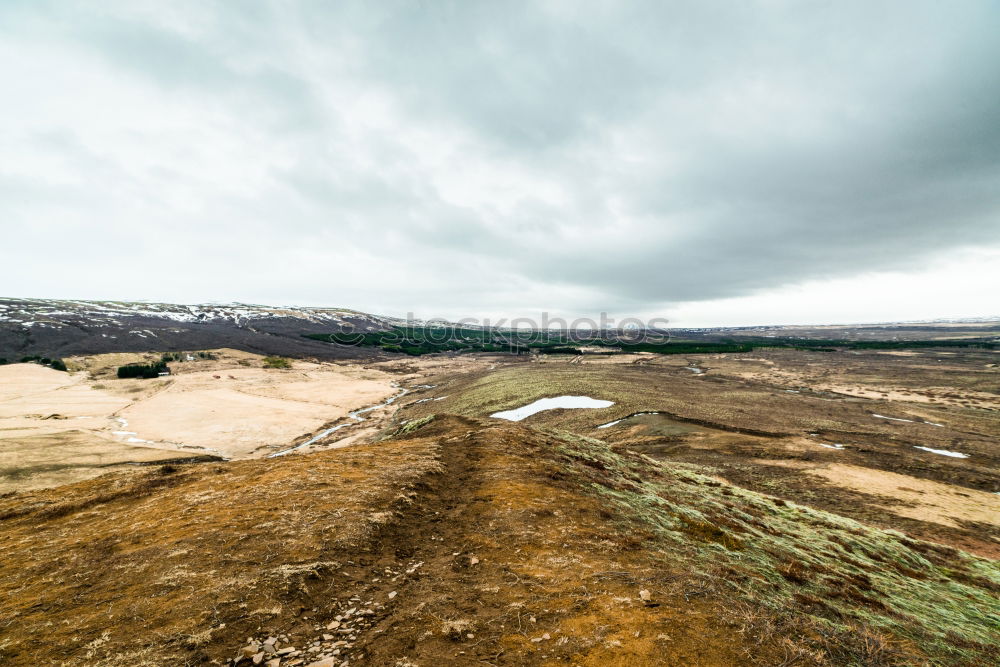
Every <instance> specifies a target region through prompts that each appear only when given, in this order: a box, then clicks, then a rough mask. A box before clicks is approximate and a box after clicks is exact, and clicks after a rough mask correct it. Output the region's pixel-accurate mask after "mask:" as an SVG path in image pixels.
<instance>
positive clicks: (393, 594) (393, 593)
mask: <svg viewBox="0 0 1000 667" xmlns="http://www.w3.org/2000/svg"><path fill="white" fill-rule="evenodd" d="M394 597H396V591H393V592H391V593H389V599H390V600H391V599H393V598H394Z"/></svg>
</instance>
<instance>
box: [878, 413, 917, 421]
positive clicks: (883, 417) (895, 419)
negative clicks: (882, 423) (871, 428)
mask: <svg viewBox="0 0 1000 667" xmlns="http://www.w3.org/2000/svg"><path fill="white" fill-rule="evenodd" d="M872 417H877V418H878V419H889V420H892V421H894V422H910V423H911V424H912V423H914V422H913V420H912V419H901V418H900V417H886V416H885V415H879V414H875V413H874V412H873V413H872Z"/></svg>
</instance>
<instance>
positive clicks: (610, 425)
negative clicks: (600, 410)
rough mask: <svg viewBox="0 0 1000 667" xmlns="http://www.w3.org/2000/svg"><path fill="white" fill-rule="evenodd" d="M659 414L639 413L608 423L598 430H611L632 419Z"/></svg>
mask: <svg viewBox="0 0 1000 667" xmlns="http://www.w3.org/2000/svg"><path fill="white" fill-rule="evenodd" d="M658 414H660V413H659V412H637V413H635V414H634V415H629V416H628V417H622V418H621V419H616V420H615V421H613V422H608V423H607V424H601V425H600V426H598V427H597V428H611V427H612V426H614V425H615V424H621V423H622V422H623V421H625V420H626V419H632V417H641V416H642V415H658Z"/></svg>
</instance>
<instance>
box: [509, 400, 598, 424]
mask: <svg viewBox="0 0 1000 667" xmlns="http://www.w3.org/2000/svg"><path fill="white" fill-rule="evenodd" d="M614 404H615V403H614V401H603V400H600V399H596V398H590V397H589V396H557V397H555V398H540V399H538V400H537V401H535V402H534V403H529V404H528V405H525V406H523V407H520V408H516V409H514V410H504V411H502V412H494V413H493V414H491V415H490V417H496V418H497V419H506V420H508V421H512V422H519V421H521V420H522V419H526V418H528V417H530V416H531V415H533V414H537V413H539V412H543V411H544V410H556V409H559V408H562V409H573V408H608V407H611V406H612V405H614Z"/></svg>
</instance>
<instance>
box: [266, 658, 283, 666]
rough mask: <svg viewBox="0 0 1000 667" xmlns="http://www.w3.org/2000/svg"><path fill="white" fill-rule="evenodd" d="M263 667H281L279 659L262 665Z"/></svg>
mask: <svg viewBox="0 0 1000 667" xmlns="http://www.w3.org/2000/svg"><path fill="white" fill-rule="evenodd" d="M264 667H281V658H273V659H271V660H268V661H267V662H266V663H264Z"/></svg>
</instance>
